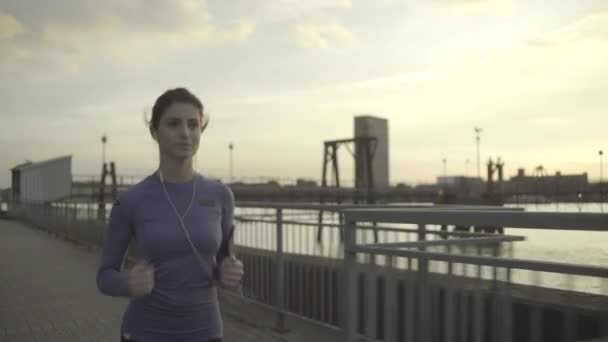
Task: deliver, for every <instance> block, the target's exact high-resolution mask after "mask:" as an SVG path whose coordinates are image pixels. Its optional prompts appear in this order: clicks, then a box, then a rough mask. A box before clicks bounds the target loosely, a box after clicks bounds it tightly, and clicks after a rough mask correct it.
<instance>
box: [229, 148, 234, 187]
mask: <svg viewBox="0 0 608 342" xmlns="http://www.w3.org/2000/svg"><path fill="white" fill-rule="evenodd" d="M228 149H229V150H230V166H229V167H230V183H234V159H233V155H232V152H233V151H234V144H233V143H232V141H231V142H230V144H228Z"/></svg>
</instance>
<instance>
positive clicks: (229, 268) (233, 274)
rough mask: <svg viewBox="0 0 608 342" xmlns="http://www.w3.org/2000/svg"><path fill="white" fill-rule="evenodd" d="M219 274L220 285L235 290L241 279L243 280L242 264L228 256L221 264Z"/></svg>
mask: <svg viewBox="0 0 608 342" xmlns="http://www.w3.org/2000/svg"><path fill="white" fill-rule="evenodd" d="M220 274H221V279H220V281H221V283H222V285H224V286H226V287H229V288H233V289H234V288H237V287H238V286H239V285H240V284H241V279H243V274H244V272H243V263H242V262H241V261H240V260H238V259H237V258H235V257H234V256H229V257H227V258H226V259H224V262H222V270H221V272H220Z"/></svg>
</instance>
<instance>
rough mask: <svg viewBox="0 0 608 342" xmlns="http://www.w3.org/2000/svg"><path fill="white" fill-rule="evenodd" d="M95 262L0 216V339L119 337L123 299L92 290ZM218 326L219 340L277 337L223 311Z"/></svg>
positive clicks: (261, 341)
mask: <svg viewBox="0 0 608 342" xmlns="http://www.w3.org/2000/svg"><path fill="white" fill-rule="evenodd" d="M97 263H98V254H97V252H89V251H86V250H84V249H82V248H78V247H76V246H75V245H73V244H71V243H69V242H66V241H63V240H61V239H58V238H55V237H53V236H51V235H49V234H47V233H45V232H43V231H40V230H37V229H34V228H31V227H29V226H27V225H26V224H24V223H21V222H18V221H8V220H1V219H0V342H5V341H6V342H8V341H18V342H29V341H38V342H41V341H45V342H52V341H57V342H71V341H74V342H84V341H108V342H112V341H119V340H120V336H119V329H120V320H121V317H122V313H123V311H124V309H125V307H126V305H127V302H128V300H127V299H124V298H112V297H107V296H103V295H101V294H100V293H99V292H98V290H97V287H96V284H95V272H96V270H97ZM224 329H225V336H224V341H225V342H233V341H234V342H236V341H243V342H247V341H255V342H270V341H273V342H274V341H282V340H283V338H281V337H280V336H277V335H275V334H273V333H271V331H269V330H268V329H262V328H255V327H252V326H251V325H248V324H244V323H243V322H240V321H238V320H235V319H233V318H231V317H229V316H228V315H227V316H226V317H224ZM144 342H145V341H144ZM176 342H178V341H176Z"/></svg>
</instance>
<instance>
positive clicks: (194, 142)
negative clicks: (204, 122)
mask: <svg viewBox="0 0 608 342" xmlns="http://www.w3.org/2000/svg"><path fill="white" fill-rule="evenodd" d="M200 136H201V112H200V110H199V109H198V108H196V107H195V106H193V105H191V104H189V103H184V102H176V103H173V104H171V105H170V106H169V107H167V109H166V110H165V112H164V113H163V114H162V115H161V118H160V121H159V123H158V130H157V131H156V140H157V141H158V146H159V149H160V153H161V154H163V155H165V156H168V157H171V158H172V159H177V160H184V159H189V158H192V156H194V154H196V151H198V145H199V141H200Z"/></svg>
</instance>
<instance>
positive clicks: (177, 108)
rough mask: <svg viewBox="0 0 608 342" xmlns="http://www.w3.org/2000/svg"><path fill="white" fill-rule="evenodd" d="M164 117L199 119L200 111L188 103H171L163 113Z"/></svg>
mask: <svg viewBox="0 0 608 342" xmlns="http://www.w3.org/2000/svg"><path fill="white" fill-rule="evenodd" d="M163 118H164V119H200V118H201V112H200V110H199V109H198V108H196V107H195V106H193V105H191V104H189V103H182V102H176V103H172V104H171V105H170V106H169V107H168V108H167V109H166V110H165V113H164V115H163Z"/></svg>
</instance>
